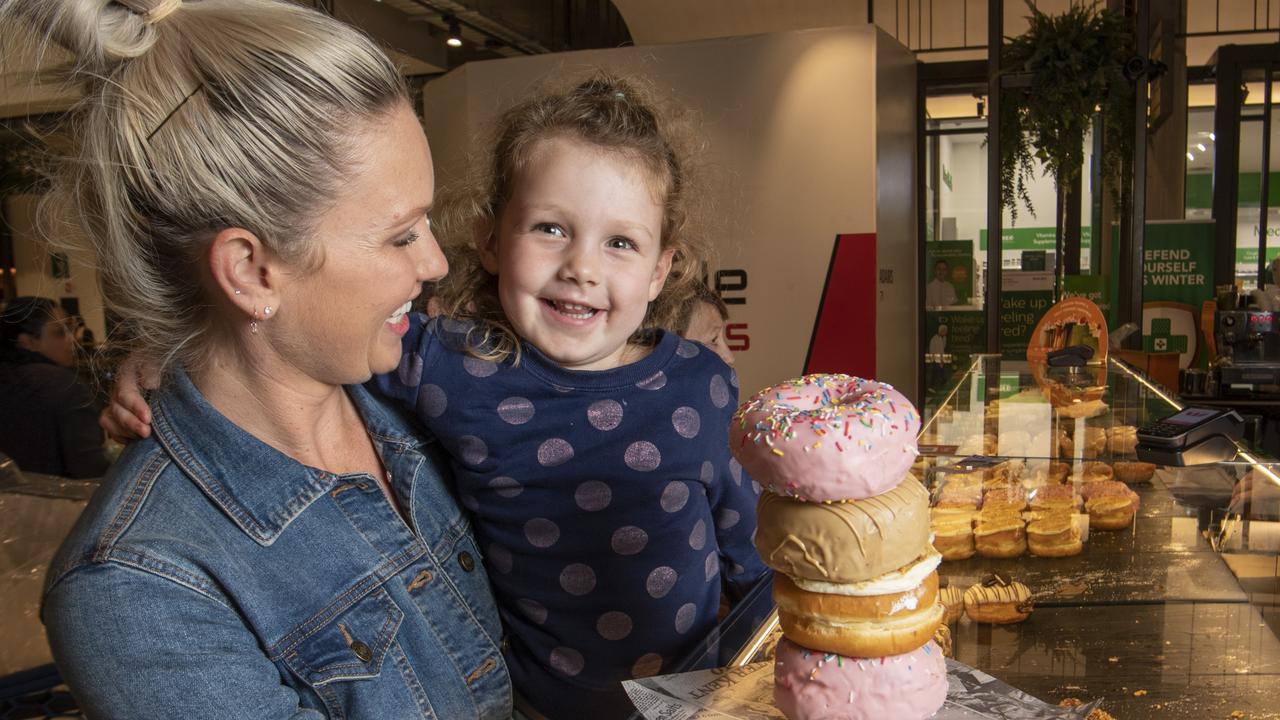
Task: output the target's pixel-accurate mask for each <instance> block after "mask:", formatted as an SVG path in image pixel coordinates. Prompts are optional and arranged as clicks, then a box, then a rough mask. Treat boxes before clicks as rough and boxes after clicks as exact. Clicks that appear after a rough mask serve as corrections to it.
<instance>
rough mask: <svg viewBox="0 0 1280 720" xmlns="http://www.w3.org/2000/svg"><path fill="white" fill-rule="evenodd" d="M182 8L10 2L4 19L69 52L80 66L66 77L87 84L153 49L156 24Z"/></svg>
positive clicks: (126, 0) (168, 3)
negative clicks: (121, 63)
mask: <svg viewBox="0 0 1280 720" xmlns="http://www.w3.org/2000/svg"><path fill="white" fill-rule="evenodd" d="M181 5H182V0H112V1H111V2H102V1H88V0H8V2H6V3H4V6H3V9H0V16H3V17H0V19H2V20H5V21H14V22H17V23H20V24H22V25H25V26H26V27H28V28H30V29H31V30H33V31H34V33H33V35H34V36H35V37H36V38H38V39H45V38H47V39H49V40H52V41H53V42H55V43H57V44H58V45H61V46H62V47H64V48H66V49H67V50H69V51H70V52H71V54H72V55H74V56H75V58H76V62H75V63H74V64H73V66H72V67H71V68H69V69H67V70H66V71H65V72H66V74H67V75H69V76H70V79H72V80H84V79H86V78H89V79H92V78H95V77H99V76H100V75H101V74H103V73H105V72H107V71H109V70H110V69H111V68H112V67H114V66H115V65H117V64H119V63H120V62H122V61H124V60H128V59H131V58H135V57H138V56H139V55H142V54H144V53H146V52H147V51H148V50H150V49H151V47H152V46H153V45H155V42H156V32H155V28H154V27H153V25H154V24H155V23H157V22H159V21H160V20H162V19H164V18H165V17H167V16H169V15H170V14H172V13H173V11H174V10H176V9H178V8H179V7H180V6H181ZM39 41H40V40H36V42H39Z"/></svg>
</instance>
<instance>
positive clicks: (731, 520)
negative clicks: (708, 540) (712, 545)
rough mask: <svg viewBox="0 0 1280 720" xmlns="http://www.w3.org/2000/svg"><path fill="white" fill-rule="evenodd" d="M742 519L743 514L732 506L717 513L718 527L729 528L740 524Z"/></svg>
mask: <svg viewBox="0 0 1280 720" xmlns="http://www.w3.org/2000/svg"><path fill="white" fill-rule="evenodd" d="M741 519H742V515H741V514H739V513H738V511H737V510H734V509H732V508H723V509H721V510H720V512H718V513H716V527H718V528H720V529H721V530H728V529H730V528H732V527H733V526H735V525H737V524H738V521H739V520H741Z"/></svg>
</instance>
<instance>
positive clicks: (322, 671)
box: [286, 588, 404, 689]
mask: <svg viewBox="0 0 1280 720" xmlns="http://www.w3.org/2000/svg"><path fill="white" fill-rule="evenodd" d="M403 621H404V611H403V610H401V609H400V607H399V606H398V605H396V604H395V602H394V601H393V600H392V599H391V596H390V595H388V594H387V591H386V590H384V589H383V588H378V589H376V590H374V591H373V592H371V593H369V594H368V595H366V596H365V597H363V598H361V599H360V600H359V601H358V602H356V603H355V604H354V605H352V606H351V607H349V608H347V609H346V610H344V611H343V612H341V613H340V614H338V615H337V616H336V617H334V618H333V619H331V620H330V621H329V622H327V623H325V624H324V625H323V626H321V627H320V628H319V629H318V630H316V631H315V632H314V633H312V634H311V635H309V636H308V637H307V638H306V639H304V640H302V641H301V642H300V643H299V644H298V646H297V647H296V648H295V649H294V651H293V653H292V654H291V655H290V656H289V657H288V658H287V659H286V662H288V663H289V665H290V666H291V667H292V668H293V670H294V672H296V673H297V674H298V675H299V676H300V677H301V678H302V679H303V680H305V681H306V682H307V683H308V684H310V685H311V686H312V687H315V688H317V689H319V688H321V687H323V686H325V685H327V684H329V683H332V682H334V681H338V680H365V679H368V678H373V677H377V676H378V675H379V674H380V673H381V672H382V664H383V661H384V660H386V657H387V651H388V650H389V649H390V648H391V646H392V644H393V643H395V639H396V632H397V631H398V630H399V629H400V623H401V622H403ZM396 674H397V675H399V673H396Z"/></svg>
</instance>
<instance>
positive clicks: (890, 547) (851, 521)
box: [730, 374, 982, 720]
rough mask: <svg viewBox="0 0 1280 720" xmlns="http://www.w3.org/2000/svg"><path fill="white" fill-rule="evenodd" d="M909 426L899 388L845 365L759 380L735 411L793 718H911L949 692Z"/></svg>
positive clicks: (913, 426) (777, 689)
mask: <svg viewBox="0 0 1280 720" xmlns="http://www.w3.org/2000/svg"><path fill="white" fill-rule="evenodd" d="M919 429H920V418H919V416H918V415H917V414H916V411H915V408H914V407H912V405H911V403H910V402H908V401H907V399H906V398H905V397H903V396H902V395H901V394H900V393H899V392H898V391H896V390H894V389H893V388H892V387H891V386H889V385H886V384H884V383H878V382H875V381H874V380H864V379H861V378H856V377H851V376H849V375H825V374H824V375H807V376H805V377H802V378H797V379H795V380H791V381H788V382H786V383H783V384H781V385H777V386H775V387H771V388H768V389H765V390H762V391H760V392H758V393H756V394H755V395H753V396H752V397H751V398H750V399H748V400H747V401H746V402H745V403H743V404H742V406H741V407H739V408H738V411H737V413H736V414H735V415H734V423H733V426H732V427H731V428H730V448H731V449H732V450H733V453H734V455H735V457H737V459H738V462H739V463H741V464H742V467H743V468H744V469H745V470H747V472H749V473H750V474H751V477H752V478H754V479H755V480H756V481H757V482H758V483H760V485H761V486H762V487H763V488H764V489H765V492H764V493H763V494H762V495H761V498H760V504H759V506H758V517H757V531H756V541H755V542H756V548H757V549H758V550H759V552H760V557H761V559H762V560H763V561H764V562H765V564H767V565H769V566H770V567H772V568H773V569H774V570H775V571H777V572H776V574H775V576H774V588H773V590H774V600H775V601H776V602H777V605H778V620H779V623H780V624H781V625H782V632H783V636H784V637H783V640H782V641H780V642H779V644H778V648H777V653H776V658H775V668H774V700H775V702H776V703H777V705H778V708H779V709H780V710H782V712H783V714H785V715H786V716H787V717H788V718H790V719H791V720H809V719H816V718H830V719H832V720H842V719H843V720H855V719H863V718H865V719H867V720H870V719H872V718H876V719H879V718H889V717H892V718H901V719H902V720H913V719H917V718H926V717H929V716H931V715H933V714H934V713H935V712H937V710H938V708H939V707H941V706H942V702H943V700H944V699H945V698H946V694H947V677H946V664H945V660H944V658H943V653H942V650H941V649H940V648H939V647H938V646H937V645H936V644H935V643H934V641H933V636H934V633H935V631H936V630H937V628H938V625H939V623H940V622H941V620H942V616H943V608H942V606H941V605H940V604H939V602H938V574H937V567H938V564H939V562H941V559H942V558H941V556H940V555H939V554H938V553H937V552H936V551H935V550H934V549H933V547H931V546H930V544H929V494H928V492H927V491H926V490H925V489H924V487H923V486H922V485H921V484H920V482H919V481H918V480H916V479H915V478H914V477H912V476H911V474H910V472H909V471H910V469H911V466H912V463H913V462H914V461H915V458H916V454H917V453H916V433H917V432H918V431H919ZM974 490H975V491H976V493H977V497H981V491H982V485H981V479H980V478H979V479H976V481H975V487H974ZM966 497H967V496H966Z"/></svg>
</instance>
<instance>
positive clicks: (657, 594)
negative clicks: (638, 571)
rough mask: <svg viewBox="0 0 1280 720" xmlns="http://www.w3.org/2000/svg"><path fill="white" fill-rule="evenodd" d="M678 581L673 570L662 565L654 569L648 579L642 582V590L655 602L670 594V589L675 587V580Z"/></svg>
mask: <svg viewBox="0 0 1280 720" xmlns="http://www.w3.org/2000/svg"><path fill="white" fill-rule="evenodd" d="M679 579H680V576H679V575H678V574H677V573H676V570H675V568H672V567H667V566H666V565H663V566H661V567H657V568H654V570H653V572H651V573H649V577H648V578H646V579H645V581H644V589H645V591H646V592H648V593H649V597H651V598H653V599H655V600H656V599H658V598H663V597H666V596H667V593H669V592H671V588H673V587H675V586H676V580H679Z"/></svg>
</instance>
